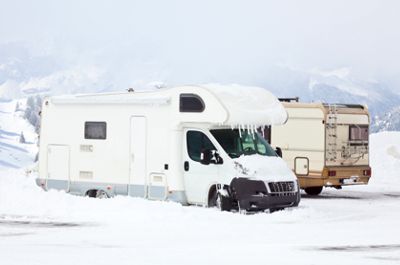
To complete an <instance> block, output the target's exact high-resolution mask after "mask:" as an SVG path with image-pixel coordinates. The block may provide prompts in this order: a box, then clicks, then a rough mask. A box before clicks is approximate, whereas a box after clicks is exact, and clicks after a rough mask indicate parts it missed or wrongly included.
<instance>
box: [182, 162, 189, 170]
mask: <svg viewBox="0 0 400 265" xmlns="http://www.w3.org/2000/svg"><path fill="white" fill-rule="evenodd" d="M183 169H184V170H185V171H189V162H188V161H185V163H183Z"/></svg>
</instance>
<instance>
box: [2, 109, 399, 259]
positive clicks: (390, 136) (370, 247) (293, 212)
mask: <svg viewBox="0 0 400 265" xmlns="http://www.w3.org/2000/svg"><path fill="white" fill-rule="evenodd" d="M14 110H15V102H8V103H7V102H5V103H4V102H3V103H0V264H2V265H3V264H4V265H9V264H10V265H13V264H30V265H35V264H38V265H39V264H40V265H46V264H60V265H62V264H68V265H72V264H85V265H88V264H98V265H100V264H118V265H119V264H289V263H291V264H307V265H309V264H335V265H337V264H363V265H366V264H373V265H375V264H399V263H400V226H399V221H400V174H399V169H400V132H392V133H379V134H374V135H372V136H371V165H372V168H373V178H372V179H371V182H370V184H369V185H367V186H355V187H345V188H343V190H334V189H326V190H324V192H323V193H322V194H321V196H320V197H318V198H311V197H307V196H303V198H302V201H301V203H300V206H299V207H298V208H295V209H288V210H285V211H280V212H275V213H273V214H264V213H261V214H254V215H243V214H238V213H226V212H218V211H217V210H215V209H209V208H202V207H185V206H181V205H180V204H176V203H172V202H156V201H149V200H144V199H137V198H130V197H121V196H118V197H115V198H112V199H103V200H101V199H93V198H86V197H76V196H72V195H69V194H65V193H63V192H56V191H49V192H44V191H42V190H41V189H40V188H39V187H37V186H36V185H35V183H34V176H32V175H29V176H27V175H26V174H25V170H26V168H31V167H32V165H33V159H34V156H35V152H36V145H35V141H36V139H35V134H34V133H33V132H32V131H33V129H32V128H31V127H30V125H28V124H27V123H26V122H25V121H24V120H22V119H21V118H20V115H21V113H15V112H14ZM21 131H23V132H24V135H25V138H26V140H27V143H26V144H20V143H19V135H20V133H21Z"/></svg>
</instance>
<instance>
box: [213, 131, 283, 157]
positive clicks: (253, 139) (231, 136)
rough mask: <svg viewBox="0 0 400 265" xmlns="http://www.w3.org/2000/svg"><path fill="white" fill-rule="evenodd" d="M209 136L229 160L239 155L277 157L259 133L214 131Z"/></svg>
mask: <svg viewBox="0 0 400 265" xmlns="http://www.w3.org/2000/svg"><path fill="white" fill-rule="evenodd" d="M210 132H211V134H212V135H213V136H214V137H215V139H216V140H217V141H218V143H219V144H220V145H221V146H222V148H224V150H225V152H226V153H227V154H228V155H229V156H230V157H231V158H237V157H240V156H241V155H255V154H259V155H263V156H277V155H276V153H275V151H274V150H273V149H272V147H271V146H270V145H269V144H268V142H267V141H266V140H265V139H264V138H263V137H262V136H261V134H259V133H250V132H249V131H247V130H242V131H239V130H238V129H234V130H232V129H216V130H211V131H210Z"/></svg>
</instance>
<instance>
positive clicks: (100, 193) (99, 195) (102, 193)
mask: <svg viewBox="0 0 400 265" xmlns="http://www.w3.org/2000/svg"><path fill="white" fill-rule="evenodd" d="M96 198H99V199H106V198H108V194H107V192H105V191H104V190H98V191H97V192H96Z"/></svg>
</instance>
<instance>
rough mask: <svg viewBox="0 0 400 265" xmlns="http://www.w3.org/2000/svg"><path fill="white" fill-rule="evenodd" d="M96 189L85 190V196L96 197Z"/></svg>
mask: <svg viewBox="0 0 400 265" xmlns="http://www.w3.org/2000/svg"><path fill="white" fill-rule="evenodd" d="M96 193H97V192H96V190H88V191H87V192H86V196H88V197H90V198H96Z"/></svg>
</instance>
